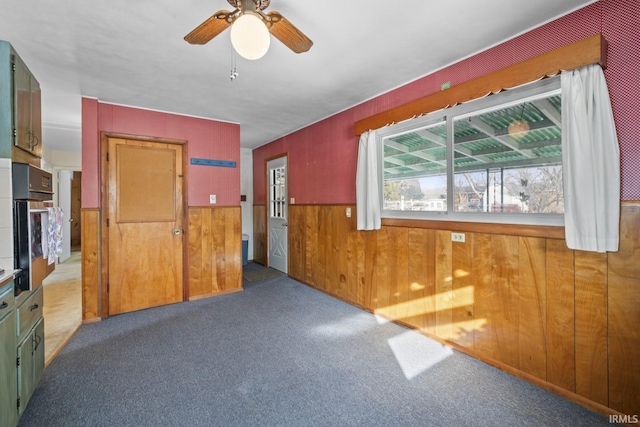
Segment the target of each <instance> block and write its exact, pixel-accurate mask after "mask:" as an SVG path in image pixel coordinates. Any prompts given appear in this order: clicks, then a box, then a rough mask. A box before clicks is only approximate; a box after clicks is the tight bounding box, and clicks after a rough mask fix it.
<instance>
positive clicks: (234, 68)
mask: <svg viewBox="0 0 640 427" xmlns="http://www.w3.org/2000/svg"><path fill="white" fill-rule="evenodd" d="M237 77H238V67H237V66H236V51H235V50H234V49H233V46H231V74H230V75H229V79H231V81H235V79H236V78H237Z"/></svg>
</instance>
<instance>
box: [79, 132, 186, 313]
mask: <svg viewBox="0 0 640 427" xmlns="http://www.w3.org/2000/svg"><path fill="white" fill-rule="evenodd" d="M110 138H121V139H130V140H134V141H146V142H157V143H163V144H172V145H179V146H181V147H182V175H183V179H182V206H183V209H182V228H183V230H182V265H183V266H185V267H187V266H188V263H187V262H188V258H187V255H188V251H187V250H185V248H187V247H188V246H187V242H188V241H189V237H188V235H187V233H188V232H189V227H188V226H186V225H187V220H188V211H189V209H188V205H187V189H188V188H189V185H188V170H189V169H188V163H189V162H188V158H187V145H188V141H187V140H184V139H172V138H161V137H153V136H142V135H130V134H124V133H117V132H100V169H101V170H100V191H101V195H100V279H101V280H100V282H101V283H100V301H99V310H100V316H99V317H101V318H103V319H104V318H106V317H109V293H108V292H107V285H108V283H109V230H108V229H107V216H108V212H109V191H108V184H109V166H108V165H107V151H108V150H109V139H110ZM188 270H189V269H188V268H183V269H182V301H188V295H189V276H188ZM83 292H84V291H83Z"/></svg>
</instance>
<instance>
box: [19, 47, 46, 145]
mask: <svg viewBox="0 0 640 427" xmlns="http://www.w3.org/2000/svg"><path fill="white" fill-rule="evenodd" d="M11 62H12V73H13V102H14V111H13V144H14V145H15V146H16V147H18V148H21V149H23V150H24V151H26V152H28V153H30V154H31V155H34V156H36V157H42V115H41V101H40V84H39V83H38V81H37V80H36V79H35V77H33V74H31V71H29V69H28V68H27V66H26V65H25V63H24V62H22V59H20V57H19V56H18V54H17V53H16V52H15V51H12V53H11Z"/></svg>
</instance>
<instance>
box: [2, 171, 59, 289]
mask: <svg viewBox="0 0 640 427" xmlns="http://www.w3.org/2000/svg"><path fill="white" fill-rule="evenodd" d="M12 180H13V224H14V230H13V238H14V242H13V243H14V245H13V248H14V249H13V251H14V268H16V269H18V270H20V271H19V273H18V275H17V276H16V279H15V293H16V295H17V294H19V293H20V292H22V291H26V290H32V289H35V288H36V287H38V286H40V284H42V281H43V280H44V279H45V277H47V275H48V272H49V268H48V265H49V262H48V260H47V258H46V257H45V255H46V253H47V249H48V248H47V238H48V236H47V226H48V218H49V209H48V208H49V207H52V199H53V181H52V175H51V174H50V173H49V172H47V171H44V170H42V169H40V168H37V167H35V166H33V165H29V164H26V163H13V164H12Z"/></svg>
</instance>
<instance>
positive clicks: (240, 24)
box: [231, 13, 271, 60]
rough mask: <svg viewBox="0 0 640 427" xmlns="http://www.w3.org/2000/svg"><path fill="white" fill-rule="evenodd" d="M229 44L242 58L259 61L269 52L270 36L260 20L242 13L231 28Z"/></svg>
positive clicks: (251, 14) (249, 14)
mask: <svg viewBox="0 0 640 427" xmlns="http://www.w3.org/2000/svg"><path fill="white" fill-rule="evenodd" d="M231 44H232V45H233V48H234V49H235V50H236V52H238V55H240V56H242V57H243V58H246V59H251V60H254V59H260V58H262V57H263V56H264V55H265V54H266V53H267V51H268V50H269V45H270V44H271V36H270V34H269V30H268V29H267V26H266V25H265V24H264V22H262V19H260V18H259V17H258V16H256V15H254V14H253V13H244V14H242V15H241V16H240V17H239V18H238V19H236V20H235V22H234V23H233V25H232V26H231Z"/></svg>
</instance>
